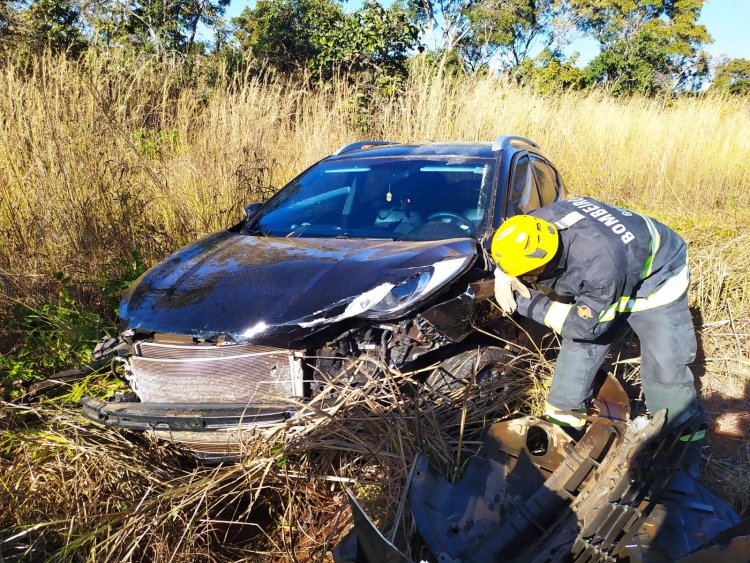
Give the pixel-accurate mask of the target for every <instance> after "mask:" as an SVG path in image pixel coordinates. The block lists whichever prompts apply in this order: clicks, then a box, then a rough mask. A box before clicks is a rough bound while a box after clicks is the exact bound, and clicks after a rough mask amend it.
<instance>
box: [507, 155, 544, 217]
mask: <svg viewBox="0 0 750 563" xmlns="http://www.w3.org/2000/svg"><path fill="white" fill-rule="evenodd" d="M540 202H541V200H540V197H539V190H538V188H537V184H536V180H535V179H534V174H533V173H532V171H531V166H530V161H529V157H528V156H522V157H521V158H519V159H518V160H517V161H516V165H515V168H514V170H513V177H512V179H511V182H510V198H509V201H508V216H511V215H518V214H523V213H528V212H529V211H531V210H532V209H537V208H539V207H541V203H540Z"/></svg>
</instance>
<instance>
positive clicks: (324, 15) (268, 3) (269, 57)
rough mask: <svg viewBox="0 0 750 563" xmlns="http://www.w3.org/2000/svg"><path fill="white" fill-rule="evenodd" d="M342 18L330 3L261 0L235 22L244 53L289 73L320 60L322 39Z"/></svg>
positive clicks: (236, 35) (247, 9)
mask: <svg viewBox="0 0 750 563" xmlns="http://www.w3.org/2000/svg"><path fill="white" fill-rule="evenodd" d="M343 19H344V11H343V10H342V9H341V6H340V5H339V4H337V3H335V2H332V1H331V0H320V1H318V0H259V1H258V3H257V4H256V5H255V8H246V9H245V10H244V11H243V12H242V14H240V16H239V17H236V18H234V19H233V20H232V23H233V24H234V26H235V37H236V38H237V41H238V42H239V46H240V49H241V50H242V51H243V52H245V53H248V54H250V55H252V56H253V57H255V58H257V59H260V60H262V61H264V62H265V63H267V64H269V65H271V66H272V67H274V68H276V69H277V70H280V71H282V72H290V71H292V70H295V69H300V68H305V67H307V66H308V65H309V63H310V61H317V59H318V57H319V56H320V54H321V52H322V51H323V49H324V46H323V44H322V43H321V41H320V39H321V37H323V35H324V33H326V32H327V31H328V30H330V29H332V28H334V27H335V26H336V25H337V22H341V21H342V20H343Z"/></svg>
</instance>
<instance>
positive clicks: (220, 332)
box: [83, 136, 565, 451]
mask: <svg viewBox="0 0 750 563" xmlns="http://www.w3.org/2000/svg"><path fill="white" fill-rule="evenodd" d="M564 197H565V189H564V187H563V184H562V181H561V179H560V176H559V174H558V172H557V170H556V169H555V167H554V166H553V165H552V164H551V163H550V162H549V160H548V159H547V158H546V157H545V156H544V155H543V154H542V153H541V152H540V150H539V147H538V146H537V144H536V143H534V142H533V141H530V140H528V139H524V138H521V137H514V136H504V137H499V138H498V139H496V140H495V141H494V142H493V143H489V142H488V143H424V144H399V143H390V142H382V141H363V142H357V143H353V144H351V145H347V146H345V147H343V148H341V149H340V150H338V151H337V152H336V153H335V154H333V155H331V156H329V157H327V158H324V159H323V160H321V161H320V162H318V163H316V164H314V165H313V166H311V167H310V168H309V169H307V170H306V171H304V172H303V173H302V174H300V175H299V176H298V177H297V178H295V179H294V180H292V181H291V182H290V183H289V184H287V185H286V186H285V187H284V188H283V189H281V190H280V191H279V192H278V193H276V195H275V196H273V197H272V198H271V199H269V200H268V201H266V202H265V203H262V204H259V203H258V204H250V205H248V206H247V207H246V208H245V210H246V215H247V216H246V218H245V219H244V220H243V221H242V222H241V223H239V224H238V225H235V226H233V227H231V228H229V229H227V230H224V231H221V232H218V233H215V234H212V235H210V236H208V237H206V238H204V239H202V240H200V241H198V242H196V243H194V244H192V245H189V246H187V247H185V248H183V249H182V250H180V251H178V252H176V253H175V254H173V255H172V256H170V257H168V258H167V259H166V260H164V261H163V262H161V263H160V264H158V265H156V266H155V267H154V268H152V269H151V270H149V271H148V272H147V273H145V274H144V275H143V276H142V277H141V278H140V279H139V280H137V281H136V282H135V283H134V284H133V285H132V287H131V288H130V289H129V290H128V291H127V293H126V294H125V296H124V297H123V299H122V303H121V305H120V317H121V320H122V324H123V327H122V328H123V330H122V333H121V334H120V335H119V337H117V338H114V339H110V340H108V341H106V342H102V343H101V344H100V346H99V347H98V349H97V351H96V356H97V357H104V356H107V355H110V354H114V360H113V367H114V369H115V371H116V372H118V373H119V374H121V375H122V376H123V377H124V378H125V379H126V380H127V382H128V384H129V386H130V387H131V389H132V393H127V394H123V395H119V396H117V397H116V398H114V399H113V400H110V401H101V400H98V399H95V398H92V397H84V399H83V406H84V413H85V414H86V415H87V416H88V417H89V418H91V419H93V420H96V421H98V422H101V423H104V424H106V425H109V426H117V427H125V428H131V429H138V430H154V431H160V432H163V433H168V435H169V436H170V437H172V438H173V439H175V438H176V439H178V440H182V441H185V442H190V443H192V444H193V445H194V446H195V445H196V444H198V443H204V445H203V446H202V447H203V448H204V450H205V451H210V447H209V446H207V445H205V443H208V442H211V441H212V440H213V438H212V437H214V436H216V435H217V433H220V432H222V431H223V432H225V433H226V432H230V431H232V430H236V429H241V428H248V427H252V428H262V427H263V426H264V425H269V424H275V423H278V422H279V421H283V420H284V419H286V418H289V417H292V416H294V415H295V413H296V412H298V410H299V409H300V406H301V405H304V402H305V401H309V400H310V399H311V398H313V397H315V396H316V394H317V393H319V392H320V390H321V389H322V388H323V387H324V385H325V382H326V381H327V380H328V379H329V378H345V377H347V376H348V375H347V370H346V365H347V362H351V360H352V359H361V358H364V359H367V358H370V359H373V361H376V362H377V363H378V364H379V365H387V366H389V367H392V368H395V369H399V370H403V369H410V368H413V367H415V366H419V365H420V364H425V363H428V362H431V361H435V360H436V359H440V358H449V357H451V356H454V355H455V354H457V353H460V352H461V351H465V350H467V349H469V348H470V347H471V346H476V345H477V344H479V343H481V338H483V336H482V333H485V332H493V331H494V332H497V331H502V330H503V325H504V324H507V323H504V322H502V320H501V319H499V312H498V310H497V307H493V306H492V305H491V303H490V298H491V297H492V295H493V292H492V269H493V264H492V263H491V261H490V260H489V258H488V248H489V242H490V239H491V235H492V233H493V231H494V230H495V229H496V228H497V226H498V225H499V224H500V222H501V221H502V219H503V218H505V217H507V216H510V215H513V214H516V213H523V212H527V211H530V210H531V209H534V208H536V207H540V206H543V205H548V204H550V203H552V202H554V201H557V200H559V199H560V198H564ZM477 327H479V328H480V329H482V330H477Z"/></svg>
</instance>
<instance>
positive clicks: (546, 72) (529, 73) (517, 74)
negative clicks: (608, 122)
mask: <svg viewBox="0 0 750 563" xmlns="http://www.w3.org/2000/svg"><path fill="white" fill-rule="evenodd" d="M575 63H576V59H575V58H573V59H570V60H565V59H564V58H563V57H562V56H560V55H558V54H557V53H555V52H554V51H551V50H549V49H545V50H543V51H542V52H541V53H540V54H539V55H537V56H536V57H533V58H531V57H527V58H525V59H524V60H522V61H521V62H520V64H518V65H517V66H515V67H513V69H512V70H511V71H510V73H511V76H512V77H513V78H514V79H515V80H516V81H517V82H519V83H521V84H524V85H526V86H529V87H531V88H533V89H534V90H536V91H538V92H541V93H542V94H553V93H558V92H561V91H564V90H580V89H582V88H584V87H585V86H586V83H587V81H586V73H585V72H584V71H583V70H581V69H580V68H578V67H577V66H576V64H575Z"/></svg>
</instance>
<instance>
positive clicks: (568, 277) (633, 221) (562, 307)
mask: <svg viewBox="0 0 750 563" xmlns="http://www.w3.org/2000/svg"><path fill="white" fill-rule="evenodd" d="M530 214H531V215H536V216H537V217H541V218H542V219H545V220H547V221H549V222H550V223H555V224H557V226H558V229H559V232H560V243H561V250H560V254H559V256H557V257H556V258H555V259H554V261H553V263H552V264H551V267H552V268H553V271H551V272H545V274H544V275H543V276H542V277H541V278H540V279H539V280H538V285H542V286H546V287H548V288H549V289H551V290H552V291H553V292H554V293H555V294H556V295H557V296H559V297H561V298H563V299H564V300H565V301H568V302H561V301H556V300H553V299H551V298H549V297H547V295H545V294H542V293H540V292H539V291H538V290H537V291H534V290H532V293H534V295H533V296H532V300H533V302H534V304H533V306H532V307H531V308H530V309H529V311H528V313H527V314H528V316H530V317H531V318H533V319H534V320H536V321H537V322H540V323H543V324H545V325H547V326H548V327H550V328H551V329H553V330H554V331H555V332H557V333H558V334H560V335H561V336H563V337H564V338H575V339H581V340H594V339H595V338H597V337H598V336H600V335H601V334H603V333H604V332H606V330H607V329H608V328H609V327H610V326H611V324H612V322H613V321H614V320H615V319H616V318H617V316H618V315H619V314H620V313H626V312H636V311H644V310H647V309H652V308H654V307H660V306H662V305H666V304H668V303H671V302H673V301H675V300H676V299H679V298H680V297H682V295H684V293H685V292H686V291H687V289H688V285H689V281H690V276H689V272H688V267H687V247H686V245H685V241H684V240H682V238H681V237H680V236H679V235H678V234H677V233H675V232H674V231H672V230H671V229H670V228H668V227H667V226H665V225H663V224H662V223H660V222H658V221H656V220H655V219H652V218H650V217H646V216H645V215H641V214H639V213H635V212H634V211H628V210H626V209H620V208H617V207H613V206H610V205H607V204H604V203H601V202H599V201H596V200H595V199H592V198H589V197H587V198H576V199H571V200H566V201H560V202H557V203H554V204H552V205H550V206H548V207H544V208H541V209H536V210H534V211H532V212H531V213H530ZM545 293H546V292H545Z"/></svg>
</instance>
